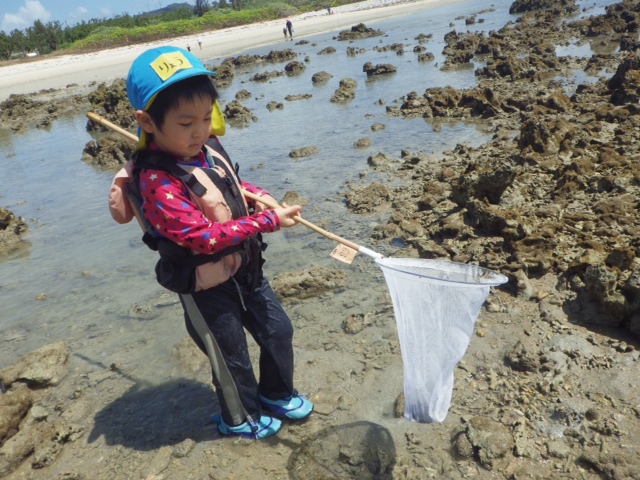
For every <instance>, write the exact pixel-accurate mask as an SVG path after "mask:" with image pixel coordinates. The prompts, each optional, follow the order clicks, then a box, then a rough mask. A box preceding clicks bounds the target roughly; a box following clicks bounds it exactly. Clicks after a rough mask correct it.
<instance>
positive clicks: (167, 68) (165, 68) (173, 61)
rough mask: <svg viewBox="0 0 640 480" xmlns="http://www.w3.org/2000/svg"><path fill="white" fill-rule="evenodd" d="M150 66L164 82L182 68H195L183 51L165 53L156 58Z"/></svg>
mask: <svg viewBox="0 0 640 480" xmlns="http://www.w3.org/2000/svg"><path fill="white" fill-rule="evenodd" d="M150 66H151V68H152V69H153V71H154V72H156V73H157V74H158V76H159V77H160V78H161V79H162V81H163V82H166V81H167V80H168V79H169V78H171V77H172V76H173V75H174V74H176V73H177V72H179V71H180V70H186V69H188V68H193V65H191V63H189V60H187V57H185V56H184V54H183V53H182V52H171V53H164V54H162V55H160V56H159V57H158V58H156V59H155V60H154V61H153V63H152V64H151V65H150Z"/></svg>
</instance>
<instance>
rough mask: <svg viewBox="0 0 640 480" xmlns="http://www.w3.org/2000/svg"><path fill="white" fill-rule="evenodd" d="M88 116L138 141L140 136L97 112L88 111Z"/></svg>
mask: <svg viewBox="0 0 640 480" xmlns="http://www.w3.org/2000/svg"><path fill="white" fill-rule="evenodd" d="M87 117H88V118H89V120H93V121H94V122H96V123H99V124H100V125H103V126H105V127H107V128H110V129H111V130H113V131H114V132H118V133H119V134H120V135H124V136H125V137H127V138H130V139H131V140H133V141H134V142H136V143H138V137H137V136H136V135H134V134H133V133H131V132H129V131H127V130H125V129H124V128H120V127H119V126H117V125H116V124H114V123H111V122H110V121H109V120H107V119H106V118H104V117H101V116H100V115H98V114H97V113H93V112H88V113H87Z"/></svg>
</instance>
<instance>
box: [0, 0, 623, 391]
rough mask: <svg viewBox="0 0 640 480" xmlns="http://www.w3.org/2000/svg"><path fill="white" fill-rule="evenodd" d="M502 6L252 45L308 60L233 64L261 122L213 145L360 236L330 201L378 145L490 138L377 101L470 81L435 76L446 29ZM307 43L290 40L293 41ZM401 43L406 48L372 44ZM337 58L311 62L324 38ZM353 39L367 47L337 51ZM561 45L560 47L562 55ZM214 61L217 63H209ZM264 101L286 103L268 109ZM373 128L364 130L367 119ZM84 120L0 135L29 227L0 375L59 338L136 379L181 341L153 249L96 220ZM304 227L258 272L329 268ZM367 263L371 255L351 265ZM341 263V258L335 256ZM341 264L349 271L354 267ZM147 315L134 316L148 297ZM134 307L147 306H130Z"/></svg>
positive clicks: (3, 177)
mask: <svg viewBox="0 0 640 480" xmlns="http://www.w3.org/2000/svg"><path fill="white" fill-rule="evenodd" d="M579 3H580V5H581V10H582V12H581V14H580V15H591V14H596V13H602V11H603V9H604V7H605V6H606V5H609V4H612V3H615V2H613V1H608V0H595V1H589V2H579ZM510 4H511V1H507V0H495V1H493V2H491V3H489V2H486V1H484V0H469V1H462V2H458V3H455V4H452V5H448V6H438V7H433V8H429V9H428V10H424V11H423V12H420V13H417V14H413V15H410V16H403V17H394V18H390V19H388V20H385V21H380V22H375V23H369V24H367V26H368V27H373V28H376V29H380V30H382V31H383V32H385V36H382V37H374V38H371V39H366V40H360V41H356V42H351V43H347V42H338V41H337V40H335V39H334V37H335V36H336V35H337V32H331V33H326V34H322V35H316V36H313V37H304V32H301V31H297V32H296V34H297V35H298V37H297V38H296V39H294V41H289V42H285V41H283V42H282V44H279V45H277V46H273V45H272V46H268V47H262V48H257V49H255V50H254V51H249V52H243V53H245V54H259V55H264V54H266V53H268V52H269V51H270V50H276V49H284V48H291V49H293V50H294V51H295V52H296V53H297V54H298V57H297V60H298V61H300V62H304V63H305V65H306V70H305V72H304V73H303V74H301V75H299V76H296V77H290V76H281V77H276V78H274V79H272V80H271V81H269V82H265V83H257V82H253V81H250V80H249V79H250V78H251V76H253V75H254V74H255V73H256V72H262V71H272V70H282V69H283V67H284V64H273V65H261V66H258V67H256V68H250V69H246V70H245V71H243V72H240V73H239V74H238V75H237V76H236V79H235V80H234V82H233V84H232V85H231V86H230V87H228V88H225V89H221V91H220V93H221V96H222V100H223V101H224V102H228V101H230V100H232V99H233V98H234V95H235V93H236V92H237V91H239V90H241V89H246V90H248V91H249V92H250V93H251V98H250V99H249V100H247V101H244V102H243V104H244V105H245V106H246V107H248V108H250V109H251V110H252V111H253V113H254V115H255V116H256V117H257V121H256V122H254V123H252V124H251V125H250V126H249V127H247V128H229V129H228V133H227V135H226V136H225V137H224V138H223V139H222V140H223V143H224V145H225V147H226V149H227V151H228V152H229V154H230V156H231V158H232V159H233V160H234V161H235V162H238V163H240V165H241V171H240V173H241V176H242V178H243V179H245V180H247V181H250V182H251V183H254V184H256V185H259V186H262V187H264V188H266V189H268V190H269V191H271V193H273V194H274V196H276V197H277V198H282V197H283V196H284V195H285V193H287V192H288V191H295V192H298V193H299V194H300V195H301V196H302V197H303V198H306V199H308V200H309V206H307V207H306V208H305V210H304V211H303V215H304V216H305V218H307V219H308V220H310V221H312V222H316V223H320V224H321V225H322V226H323V227H324V228H326V229H327V230H330V231H333V232H334V233H336V234H338V235H341V236H343V237H345V238H348V239H350V240H353V241H356V242H359V243H362V244H364V245H367V242H368V239H369V236H370V234H371V228H372V227H373V226H374V225H375V224H377V223H381V222H386V218H385V217H384V216H383V215H379V216H376V215H374V216H371V217H358V216H356V215H353V214H351V213H350V212H349V211H348V210H347V209H346V208H345V205H344V201H343V196H342V194H343V193H344V192H345V191H346V190H347V187H346V185H347V184H348V183H349V182H353V183H358V182H362V179H361V178H362V176H363V175H365V174H366V178H367V180H366V181H372V180H374V179H376V178H377V177H376V175H375V174H373V173H370V172H368V168H367V158H368V157H369V156H370V155H375V154H376V153H378V152H382V153H385V154H387V155H390V156H392V157H395V158H399V157H400V152H401V150H408V151H416V152H417V151H420V152H425V153H427V154H437V153H440V152H443V151H447V150H450V149H452V148H454V147H455V146H456V145H457V144H466V145H469V146H472V147H473V146H478V145H480V144H482V143H484V142H486V141H487V140H488V139H489V138H490V135H491V132H487V131H486V130H485V129H483V128H482V125H477V124H465V123H462V122H442V123H440V122H439V123H438V124H433V123H429V122H426V121H424V120H422V119H414V120H403V119H397V118H388V117H386V115H385V107H386V106H387V105H394V104H395V103H396V102H397V101H398V100H399V99H400V98H401V97H402V96H404V95H406V94H407V93H409V92H411V91H415V92H417V93H419V94H422V93H423V92H424V91H425V90H426V89H427V88H431V87H443V86H447V85H450V86H452V87H455V88H471V87H473V86H474V85H475V83H476V79H475V75H474V70H475V69H476V68H478V67H481V66H482V64H481V63H475V64H474V65H473V68H462V69H458V70H447V71H442V70H440V68H439V67H440V66H441V65H442V63H443V60H444V59H443V56H442V53H441V52H442V50H443V47H444V41H443V37H444V35H445V33H447V32H449V31H451V30H453V29H456V30H458V31H485V32H487V31H490V30H497V29H499V28H501V27H502V26H503V25H505V24H506V23H507V22H509V21H513V20H514V19H515V17H514V16H512V15H509V13H508V9H509V5H510ZM473 14H477V19H483V20H484V21H483V22H482V23H479V22H477V23H476V24H474V25H470V26H466V25H465V22H464V18H465V17H467V16H470V15H473ZM421 33H422V34H433V38H432V39H431V40H430V41H429V42H428V43H426V44H425V47H426V48H427V50H428V51H430V52H432V53H433V54H434V55H435V60H434V61H433V62H427V63H419V62H418V61H417V56H416V54H415V53H413V47H414V46H416V45H417V44H418V43H417V41H416V40H415V37H416V36H417V35H419V34H421ZM302 39H304V40H306V41H307V42H308V43H306V44H303V45H299V44H297V43H298V42H299V41H300V40H302ZM393 43H403V44H404V45H405V53H404V54H403V55H397V54H396V53H395V52H394V51H386V52H381V51H376V50H374V47H384V46H387V45H391V44H393ZM328 46H333V47H335V48H336V52H335V53H333V54H328V55H318V52H319V51H320V50H322V49H324V48H325V47H328ZM349 46H353V47H356V48H361V49H365V51H364V53H361V54H358V55H356V56H355V57H348V56H347V55H346V49H347V47H349ZM559 52H561V53H562V54H565V55H566V54H575V55H577V56H581V55H588V54H589V50H588V47H587V46H578V45H571V46H559ZM559 54H560V53H559ZM205 60H206V61H207V62H208V63H211V64H217V63H219V62H220V61H221V60H222V59H221V58H211V59H205ZM368 61H369V62H371V63H373V64H382V63H391V64H393V65H395V66H396V67H397V73H395V74H392V75H388V76H384V77H381V78H373V79H367V78H366V75H365V73H364V72H363V71H362V66H363V65H364V63H366V62H368ZM320 71H326V72H328V73H330V74H331V75H332V78H331V80H330V81H329V82H327V83H326V84H324V85H321V86H314V85H313V84H312V82H311V76H312V75H313V74H314V73H316V72H320ZM343 78H351V79H354V80H356V81H357V83H358V88H357V90H356V98H355V99H354V100H353V101H352V102H350V103H348V104H346V105H337V104H334V103H331V102H330V101H329V99H330V97H331V95H332V94H333V93H334V91H335V90H336V89H337V88H338V84H339V82H340V80H341V79H343ZM298 94H311V95H312V97H311V98H310V99H308V100H298V101H287V100H285V97H286V96H287V95H298ZM270 101H276V102H282V103H283V104H284V108H283V109H282V110H275V111H273V112H270V111H269V110H267V108H266V105H267V103H268V102H270ZM375 123H381V124H384V125H385V128H384V130H382V131H375V132H374V131H372V128H371V127H372V125H373V124H375ZM85 125H86V118H85V117H84V116H83V115H78V116H70V117H67V118H63V119H60V120H58V121H56V122H54V123H53V125H52V126H51V128H49V129H46V130H38V129H32V130H30V131H29V132H27V133H24V134H16V135H13V134H11V133H10V132H7V131H0V171H1V174H0V204H1V205H2V206H3V207H5V208H8V209H9V210H11V211H12V212H14V213H15V214H16V215H19V216H22V217H24V218H25V219H26V220H27V221H28V223H29V228H30V231H29V234H28V235H27V236H26V237H25V245H24V247H23V248H21V249H19V250H18V251H15V252H12V253H11V254H10V255H9V256H5V257H2V258H1V259H0V305H1V311H0V369H1V368H4V367H6V366H8V365H10V364H11V363H13V362H15V361H16V360H18V359H19V358H20V357H21V356H22V355H24V354H26V353H28V352H30V351H32V350H34V349H35V348H38V347H40V346H42V345H45V344H47V343H51V342H54V341H60V340H64V341H65V342H67V344H68V345H69V347H70V349H71V351H72V352H73V353H75V354H77V356H78V357H81V358H85V359H92V361H94V362H98V363H100V364H105V365H109V364H110V363H113V362H117V363H119V364H121V365H123V364H124V365H127V366H128V367H130V368H132V369H135V371H136V374H137V375H138V376H139V377H140V378H142V379H148V380H150V379H155V378H157V377H158V371H165V370H166V371H169V370H171V369H172V368H173V367H174V365H173V363H172V362H173V360H172V359H171V356H170V354H169V351H170V349H171V348H172V347H173V346H174V345H175V344H176V343H177V342H179V341H180V340H181V339H182V338H184V337H185V336H186V333H185V330H184V327H183V325H182V320H181V318H180V316H181V309H180V307H179V305H178V304H177V303H176V302H177V299H176V296H175V295H174V294H171V293H168V292H165V291H163V290H162V288H161V287H159V286H158V285H157V284H156V283H155V278H154V275H153V266H154V264H155V261H156V260H157V258H156V254H155V253H154V252H151V251H149V250H148V249H147V248H146V247H145V246H144V245H143V244H142V243H141V241H140V236H141V235H140V231H139V229H138V226H137V225H136V224H133V223H132V224H130V225H126V226H121V225H117V224H115V223H114V222H113V221H112V220H111V218H110V216H109V213H108V209H107V195H108V191H109V186H110V182H111V178H112V176H113V172H105V171H101V170H99V169H96V168H94V167H91V166H88V165H86V164H84V163H83V162H82V160H81V157H82V150H83V148H84V146H85V145H86V143H87V142H89V141H90V140H91V139H92V135H91V134H89V133H88V132H87V131H86V129H85ZM364 137H366V138H370V139H371V140H372V146H371V147H370V148H369V149H367V150H357V149H356V148H354V146H353V144H354V142H355V141H356V140H358V139H360V138H364ZM314 145H315V146H318V147H319V149H320V152H319V153H318V154H317V155H314V156H312V157H308V158H303V159H300V160H292V159H291V158H289V156H288V154H289V152H290V151H291V150H292V149H295V148H300V147H304V146H314ZM303 228H304V227H301V226H299V227H296V229H295V230H296V233H292V231H291V230H288V231H284V232H282V231H281V232H278V233H275V234H272V235H269V236H268V238H267V241H268V243H269V244H270V248H269V250H268V251H267V253H266V258H267V261H268V263H267V266H266V274H267V276H269V277H272V276H273V275H276V274H277V273H280V272H285V271H291V270H299V269H303V268H305V267H308V266H309V265H310V264H312V263H313V264H320V265H325V266H329V267H333V268H349V267H343V266H336V263H337V262H336V261H334V260H332V259H330V258H329V257H328V254H329V252H330V251H331V249H332V248H333V246H334V245H333V244H332V242H331V241H329V240H326V239H324V238H323V237H320V236H318V235H317V234H315V233H311V232H300V230H301V229H303ZM362 261H367V260H362ZM340 265H342V264H340ZM358 274H359V273H358V269H353V270H352V271H351V272H350V275H358ZM384 288H385V287H384V284H383V283H380V282H378V283H377V285H376V286H375V291H376V292H378V293H380V292H383V291H384ZM149 305H152V306H154V309H153V310H152V312H153V313H152V314H149V315H145V314H144V312H145V311H146V310H145V306H149ZM141 312H143V313H141Z"/></svg>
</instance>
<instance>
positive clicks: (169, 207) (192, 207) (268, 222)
mask: <svg viewBox="0 0 640 480" xmlns="http://www.w3.org/2000/svg"><path fill="white" fill-rule="evenodd" d="M176 161H177V160H176ZM179 163H185V162H179ZM185 164H187V165H196V166H198V167H209V165H208V164H207V160H206V157H205V155H204V154H203V153H201V154H200V155H199V156H198V157H193V158H192V159H191V161H190V162H188V163H185ZM242 187H243V188H244V189H246V190H247V191H249V192H251V193H255V194H256V195H260V196H263V195H268V193H267V192H266V191H265V190H263V189H261V188H259V187H256V186H254V185H251V184H250V183H246V182H242ZM140 191H141V193H142V198H143V200H144V203H143V209H142V210H143V213H144V216H145V218H146V219H147V220H148V221H149V222H150V223H151V225H153V228H154V229H155V230H156V232H158V233H159V234H160V235H162V236H164V237H165V238H167V239H169V240H171V241H173V242H174V243H177V244H179V245H182V246H185V247H189V248H191V249H193V250H195V251H197V252H198V253H203V254H214V253H218V252H220V251H222V250H224V249H225V248H227V247H230V246H233V245H237V244H238V243H240V242H243V241H244V240H247V239H249V238H250V237H253V236H255V235H257V234H258V233H270V232H275V231H277V230H279V229H280V221H279V218H278V215H277V214H276V213H275V212H274V211H273V210H265V211H262V212H260V213H254V214H253V215H249V216H246V217H241V218H239V219H237V220H231V221H228V222H223V223H220V222H218V221H217V219H215V218H207V217H206V216H205V215H203V213H202V212H201V211H200V210H198V208H197V206H196V204H195V203H194V202H193V201H192V200H191V197H190V193H189V191H188V190H187V187H186V186H185V185H184V184H183V183H182V182H181V181H180V180H178V179H177V178H176V177H174V176H172V175H170V174H169V173H167V172H164V171H160V170H143V171H142V172H140ZM249 204H250V205H252V202H249Z"/></svg>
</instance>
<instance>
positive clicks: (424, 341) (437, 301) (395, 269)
mask: <svg viewBox="0 0 640 480" xmlns="http://www.w3.org/2000/svg"><path fill="white" fill-rule="evenodd" d="M376 263H377V264H378V265H379V266H380V267H381V268H382V271H383V273H384V276H385V280H386V282H387V286H388V287H389V292H390V293H391V299H392V302H393V310H394V313H395V317H396V323H397V325H398V337H399V339H400V349H401V350H402V361H403V366H404V396H405V411H404V416H405V417H406V418H408V419H409V420H412V421H415V422H421V423H429V422H442V421H443V420H444V419H445V417H446V416H447V412H448V410H449V405H450V403H451V395H452V393H453V372H454V369H455V367H456V365H457V364H458V362H459V361H460V360H461V359H462V356H463V355H464V353H465V351H466V350H467V347H468V346H469V342H470V341H471V335H472V333H473V327H474V324H475V321H476V318H477V317H478V314H479V313H480V308H481V307H482V304H483V303H484V301H485V300H486V299H487V296H488V295H489V290H490V287H491V286H497V285H501V284H503V283H505V282H506V281H507V278H506V277H505V276H504V275H501V274H499V273H495V272H493V271H491V270H487V269H485V268H482V267H478V266H475V265H465V264H460V263H454V262H447V261H442V260H426V259H413V258H399V259H393V258H379V259H376Z"/></svg>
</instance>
